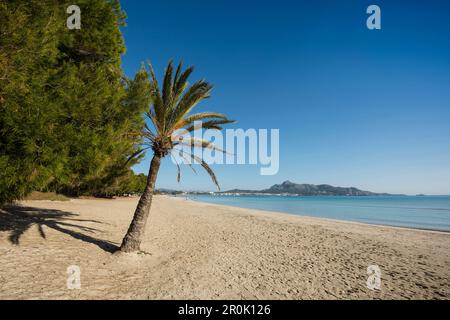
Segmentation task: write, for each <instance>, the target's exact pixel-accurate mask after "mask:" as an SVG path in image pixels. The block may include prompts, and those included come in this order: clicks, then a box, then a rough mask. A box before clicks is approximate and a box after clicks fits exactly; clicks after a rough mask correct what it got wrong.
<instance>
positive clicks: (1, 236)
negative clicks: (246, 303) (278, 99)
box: [0, 196, 450, 299]
mask: <svg viewBox="0 0 450 320" xmlns="http://www.w3.org/2000/svg"><path fill="white" fill-rule="evenodd" d="M136 203H137V199H136V198H119V199H115V200H105V199H98V200H90V199H75V200H70V201H66V202H51V201H25V202H21V203H20V204H21V205H22V207H17V208H16V211H18V212H16V214H18V217H17V216H15V215H12V214H11V212H10V211H11V210H9V209H7V210H6V211H5V210H1V211H0V225H1V226H2V228H1V229H0V265H2V268H0V287H1V290H0V299H11V298H19V299H431V298H433V299H450V280H449V279H450V270H449V268H448V266H449V265H450V235H449V234H448V233H442V232H437V231H428V230H417V229H406V228H397V227H389V226H374V225H370V224H363V223H353V222H347V221H334V220H331V219H330V220H327V219H322V218H315V217H304V216H296V215H290V214H286V213H271V212H265V211H259V210H253V209H243V208H237V207H229V206H223V205H216V204H209V203H200V202H195V201H191V200H187V201H186V200H184V199H176V200H175V198H172V197H167V196H155V199H154V203H153V207H152V211H151V214H150V219H149V223H148V225H147V229H146V234H145V237H144V241H143V243H142V250H143V251H144V252H145V254H120V255H117V254H112V251H113V250H110V249H114V248H117V246H118V245H119V244H120V241H121V239H122V237H123V235H124V234H125V232H126V229H127V227H128V224H129V221H130V219H131V216H132V214H133V211H134V208H135V206H136ZM8 210H9V211H8ZM42 233H43V234H44V235H45V238H44V237H43V236H42ZM12 240H14V241H16V240H17V241H16V242H17V243H13V241H12ZM71 265H78V266H80V268H81V290H68V289H67V288H66V282H67V267H68V266H71ZM370 265H377V266H379V267H380V269H381V272H382V276H381V281H382V284H381V290H375V291H373V290H370V289H368V288H367V284H366V283H367V277H368V274H367V268H368V266H370Z"/></svg>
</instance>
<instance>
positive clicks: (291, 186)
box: [222, 181, 389, 196]
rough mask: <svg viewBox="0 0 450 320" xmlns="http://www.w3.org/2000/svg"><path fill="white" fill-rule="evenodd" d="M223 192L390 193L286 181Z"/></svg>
mask: <svg viewBox="0 0 450 320" xmlns="http://www.w3.org/2000/svg"><path fill="white" fill-rule="evenodd" d="M222 193H251V194H253V193H259V194H261V193H263V194H295V195H300V196H320V195H324V196H376V195H389V194H387V193H374V192H370V191H364V190H360V189H358V188H355V187H333V186H330V185H328V184H319V185H315V184H298V183H293V182H291V181H285V182H283V183H282V184H275V185H273V186H271V187H270V188H269V189H264V190H259V191H258V190H240V189H233V190H229V191H225V192H222Z"/></svg>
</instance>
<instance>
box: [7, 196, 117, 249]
mask: <svg viewBox="0 0 450 320" xmlns="http://www.w3.org/2000/svg"><path fill="white" fill-rule="evenodd" d="M76 217H78V215H77V214H74V213H70V212H65V211H60V210H53V209H40V208H32V207H25V206H19V205H9V206H5V207H3V208H0V231H6V232H8V231H9V232H10V235H9V241H11V243H13V244H15V245H19V240H20V237H21V236H22V235H23V234H24V233H25V232H26V231H27V230H29V229H30V228H31V227H32V226H36V227H37V228H38V231H39V234H40V235H41V237H42V238H44V239H46V235H45V232H44V229H43V226H46V227H48V228H51V229H53V230H56V231H59V232H62V233H65V234H67V235H69V236H71V237H73V238H75V239H77V240H81V241H84V242H88V243H92V244H95V245H97V246H98V247H100V248H101V249H103V250H105V251H107V252H110V253H113V252H115V251H117V250H118V249H119V247H118V246H117V245H115V244H113V243H111V242H109V241H106V240H101V239H97V238H94V237H92V236H90V235H87V234H86V233H92V232H94V231H97V229H94V228H90V227H85V226H81V225H79V224H76V222H92V223H101V222H100V221H96V220H83V219H77V218H76ZM74 222H75V223H74Z"/></svg>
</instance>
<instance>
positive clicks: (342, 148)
mask: <svg viewBox="0 0 450 320" xmlns="http://www.w3.org/2000/svg"><path fill="white" fill-rule="evenodd" d="M370 4H377V5H379V6H380V8H381V18H382V29H381V30H368V29H367V27H366V19H367V17H368V15H367V14H366V8H367V7H368V6H369V5H370ZM122 6H123V8H124V10H125V11H126V13H127V15H128V19H127V27H125V28H123V34H124V37H125V43H126V46H127V53H126V55H125V56H124V57H123V67H124V70H125V72H126V74H127V75H128V76H130V77H131V76H133V75H134V73H135V72H136V71H137V70H138V69H139V67H140V65H141V63H142V62H143V61H146V60H147V59H149V60H151V62H152V64H153V65H154V68H155V71H156V72H157V74H159V75H162V74H163V72H164V68H165V66H166V64H167V62H168V61H169V60H170V59H174V60H175V61H178V60H180V59H183V61H184V63H185V65H191V64H192V65H194V66H195V67H196V69H195V73H194V75H193V77H192V79H191V82H192V81H194V80H196V79H200V78H205V79H207V80H208V81H210V82H212V83H213V84H214V91H213V95H212V98H211V99H209V100H208V101H207V102H205V103H202V104H201V105H199V107H198V110H197V111H201V110H202V111H218V112H222V113H225V114H227V115H229V116H230V117H231V118H233V119H236V120H237V121H238V123H237V124H235V125H232V126H231V127H233V128H243V129H248V128H255V129H258V128H269V129H270V128H278V129H280V170H279V172H278V174H277V175H274V176H261V175H260V174H259V167H258V166H250V165H215V166H214V170H215V171H216V173H217V176H218V178H219V181H220V183H221V187H222V189H223V190H226V189H231V188H243V189H260V188H265V187H269V186H270V185H272V184H275V183H280V182H282V181H284V180H291V181H294V182H298V183H314V184H320V183H327V184H332V185H338V186H356V187H358V188H361V189H366V190H371V191H378V192H392V193H406V194H416V193H426V194H450V3H449V2H448V1H443V0H442V1H439V0H435V1H401V0H389V1H364V0H346V1H331V0H330V1H308V2H307V1H274V0H273V1H262V0H259V1H234V0H226V1H225V0H215V1H206V0H205V1H204V0H197V1H170V2H169V1H164V0H160V1H156V0H153V1H136V0H122ZM150 158H151V152H150V153H149V154H147V157H146V159H145V160H144V161H143V162H142V163H141V164H139V165H137V166H136V167H135V168H134V169H135V171H136V172H145V173H147V171H148V166H149V162H150ZM198 171H199V174H198V176H197V175H195V174H193V173H191V171H190V169H189V168H188V167H185V168H183V176H182V181H181V183H177V181H176V167H175V166H174V165H173V164H172V162H171V161H170V159H166V160H165V161H164V163H163V166H162V168H161V171H160V174H159V179H158V183H157V187H164V188H172V189H183V190H214V185H213V184H212V182H211V181H210V180H209V177H208V176H207V174H206V173H204V172H201V170H198Z"/></svg>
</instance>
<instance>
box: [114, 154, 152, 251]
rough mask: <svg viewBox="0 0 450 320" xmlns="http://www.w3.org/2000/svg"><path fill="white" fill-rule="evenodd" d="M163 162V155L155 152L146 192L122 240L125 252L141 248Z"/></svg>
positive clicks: (121, 247) (122, 249)
mask: <svg viewBox="0 0 450 320" xmlns="http://www.w3.org/2000/svg"><path fill="white" fill-rule="evenodd" d="M160 164H161V155H159V154H155V155H154V156H153V159H152V162H151V164H150V169H149V172H148V177H147V184H146V186H145V190H144V193H143V194H142V196H141V198H140V199H139V203H138V205H137V207H136V211H135V212H134V216H133V220H132V221H131V224H130V227H129V228H128V232H127V234H126V235H125V237H124V238H123V240H122V245H121V246H120V250H121V251H123V252H134V251H138V250H140V248H139V247H140V245H141V241H142V236H143V235H144V231H145V225H146V223H147V218H148V215H149V213H150V207H151V205H152V198H153V191H154V190H155V181H156V176H157V175H158V171H159V166H160Z"/></svg>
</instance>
